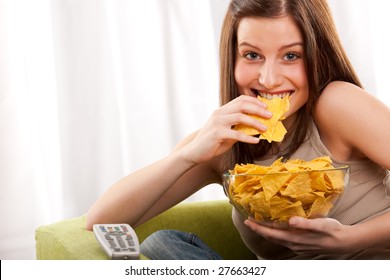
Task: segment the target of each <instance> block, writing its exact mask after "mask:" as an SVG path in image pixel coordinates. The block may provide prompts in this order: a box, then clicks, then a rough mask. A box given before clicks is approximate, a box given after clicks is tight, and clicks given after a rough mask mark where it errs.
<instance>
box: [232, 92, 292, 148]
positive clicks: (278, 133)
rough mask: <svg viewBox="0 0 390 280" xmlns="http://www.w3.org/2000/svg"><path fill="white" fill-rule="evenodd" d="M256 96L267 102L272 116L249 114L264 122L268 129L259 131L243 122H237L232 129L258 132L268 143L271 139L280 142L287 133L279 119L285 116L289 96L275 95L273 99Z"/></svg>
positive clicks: (248, 133)
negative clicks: (266, 117)
mask: <svg viewBox="0 0 390 280" xmlns="http://www.w3.org/2000/svg"><path fill="white" fill-rule="evenodd" d="M257 98H258V99H260V100H261V102H263V103H265V104H267V110H268V111H270V112H272V118H270V119H264V118H261V117H259V116H254V115H250V116H251V117H252V118H254V119H256V120H258V121H260V122H261V123H263V124H265V125H266V126H267V127H268V129H267V130H266V131H265V132H263V133H260V132H259V131H258V130H257V129H255V128H253V127H249V126H247V125H243V124H238V125H236V126H234V129H235V130H237V131H241V132H243V133H245V134H247V135H258V134H260V139H265V140H267V141H268V142H269V143H271V142H272V141H275V142H281V141H282V140H283V138H284V135H285V134H286V133H287V130H286V128H285V127H284V125H283V123H282V122H281V121H282V120H283V119H284V118H285V117H284V114H285V113H286V112H287V111H288V110H289V108H290V102H289V98H290V96H288V95H287V96H285V97H283V98H279V97H277V98H273V99H267V98H262V97H260V96H258V97H257Z"/></svg>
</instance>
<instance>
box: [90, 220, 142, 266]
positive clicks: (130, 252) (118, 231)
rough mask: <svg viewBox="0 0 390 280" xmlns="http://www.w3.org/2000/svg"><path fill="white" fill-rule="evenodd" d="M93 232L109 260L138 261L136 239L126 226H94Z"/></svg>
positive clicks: (131, 230) (130, 229) (133, 232)
mask: <svg viewBox="0 0 390 280" xmlns="http://www.w3.org/2000/svg"><path fill="white" fill-rule="evenodd" d="M93 232H94V233H95V237H96V239H97V240H98V241H99V243H100V246H101V247H102V248H103V250H104V252H105V253H106V254H107V256H108V257H109V258H110V259H112V260H137V259H139V241H138V237H137V234H136V233H135V231H134V230H133V228H132V227H131V226H129V225H128V224H95V225H93Z"/></svg>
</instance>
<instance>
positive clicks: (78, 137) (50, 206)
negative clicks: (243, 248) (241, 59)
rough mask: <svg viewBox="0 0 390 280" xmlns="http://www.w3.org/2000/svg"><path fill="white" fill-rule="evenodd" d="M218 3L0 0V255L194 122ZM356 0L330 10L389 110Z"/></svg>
mask: <svg viewBox="0 0 390 280" xmlns="http://www.w3.org/2000/svg"><path fill="white" fill-rule="evenodd" d="M228 2H229V1H228V0H186V1H183V0H148V1H129V0H116V1H111V0H83V1H78V0H34V1H29V0H0V131H1V133H2V137H1V138H0V139H1V140H0V151H1V158H0V166H1V169H0V180H1V185H0V211H1V212H2V213H5V215H4V218H3V220H2V229H3V230H2V232H1V233H0V259H33V258H34V257H35V255H34V254H35V251H34V244H35V243H34V230H35V228H36V227H37V226H39V225H41V224H47V223H52V222H55V221H57V220H60V219H63V218H68V217H73V216H78V215H81V214H84V213H85V212H86V211H87V209H88V208H89V207H90V206H91V204H92V203H93V202H94V201H95V200H96V199H97V197H98V196H100V195H101V193H102V192H103V191H105V190H106V189H107V188H108V187H109V186H110V185H111V184H112V183H114V182H115V181H116V180H118V179H119V178H121V177H122V176H124V175H125V174H128V173H129V172H131V171H133V170H135V169H137V168H140V167H142V166H144V165H147V164H149V163H151V162H153V161H155V160H157V159H159V158H161V157H163V156H165V155H166V154H168V153H169V151H170V150H171V149H172V147H173V146H174V145H175V144H176V143H177V142H178V141H179V140H180V139H182V138H183V137H184V136H185V135H186V134H188V133H190V132H191V131H194V130H196V129H198V128H199V127H200V126H202V125H203V123H204V122H205V121H206V120H207V119H208V117H209V115H210V114H211V113H212V111H213V110H214V109H215V108H217V106H218V100H219V97H218V87H219V86H218V83H219V80H218V76H219V73H218V43H219V33H220V27H221V24H222V20H223V16H224V14H225V11H226V8H227V5H228ZM365 2H366V1H356V0H354V1H330V4H331V7H332V10H333V11H334V14H335V17H336V23H337V24H338V29H339V31H340V34H341V37H342V40H343V42H344V43H345V44H346V49H347V52H348V54H349V55H350V56H351V60H352V62H353V64H354V65H355V67H356V68H357V70H358V73H359V74H360V75H361V76H362V81H363V83H364V85H365V87H366V88H367V89H368V90H369V91H370V92H371V93H373V94H377V95H378V97H380V98H383V99H385V98H387V101H386V102H388V103H387V104H389V99H388V97H387V94H384V93H386V92H387V91H388V88H386V86H387V85H384V82H385V80H384V78H385V77H384V75H379V74H378V75H377V73H380V72H383V73H384V72H385V71H384V70H383V69H384V68H382V69H381V68H380V67H381V65H385V66H387V65H388V64H386V63H387V61H386V59H388V58H387V57H383V56H386V55H385V53H384V52H383V39H385V38H386V36H387V38H388V35H384V33H383V31H382V33H380V31H379V30H380V29H379V27H378V24H384V26H386V23H382V22H381V23H378V22H377V21H378V20H377V18H376V16H375V15H376V13H379V10H380V8H378V7H377V5H379V4H380V3H379V2H380V1H377V0H375V1H373V2H376V6H374V4H372V5H373V6H370V11H371V14H370V13H367V12H366V9H367V4H366V3H365ZM370 3H371V2H370ZM382 9H383V8H382ZM362 17H363V18H364V20H362ZM386 20H388V19H386ZM387 26H388V24H387ZM373 30H375V31H376V32H375V34H373V33H372V32H373ZM382 30H383V29H382ZM378 45H379V47H378ZM387 45H388V40H387ZM378 50H379V51H381V52H382V53H379V52H378ZM382 67H383V66H382ZM222 197H223V191H222V189H221V188H218V187H215V186H211V187H210V188H206V189H205V190H202V191H201V192H199V193H198V194H196V195H195V196H193V197H191V198H190V200H205V199H220V198H222ZM4 229H12V231H4ZM15 232H16V233H17V234H15Z"/></svg>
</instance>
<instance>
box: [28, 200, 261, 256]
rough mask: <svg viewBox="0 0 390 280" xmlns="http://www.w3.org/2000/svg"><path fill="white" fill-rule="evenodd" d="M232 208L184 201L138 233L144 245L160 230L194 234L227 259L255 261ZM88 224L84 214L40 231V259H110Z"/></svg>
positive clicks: (220, 202) (37, 234)
mask: <svg viewBox="0 0 390 280" xmlns="http://www.w3.org/2000/svg"><path fill="white" fill-rule="evenodd" d="M231 207H232V206H231V205H230V204H229V202H228V201H227V200H217V201H207V202H183V203H180V204H178V205H177V206H175V207H173V208H171V209H169V210H168V211H166V212H164V213H162V214H160V215H159V216H157V217H155V218H153V219H151V220H150V221H148V222H147V223H145V224H143V225H141V226H139V227H137V228H136V229H135V231H136V232H137V235H138V238H139V240H140V242H142V241H143V240H144V239H145V238H146V237H147V236H149V235H150V234H151V233H153V232H155V231H157V230H160V229H177V230H182V231H187V232H193V233H195V234H197V235H198V236H199V237H200V238H202V239H203V240H204V241H205V242H206V243H207V244H208V245H209V246H210V247H211V248H213V249H214V250H215V251H217V252H218V253H219V254H220V255H221V256H222V257H223V258H224V259H227V260H229V259H230V260H234V259H235V260H240V259H241V260H244V259H255V255H254V254H253V253H252V252H251V251H249V250H248V249H247V247H246V246H245V245H244V243H243V242H242V240H241V238H240V235H239V234H238V232H237V230H236V228H235V227H234V225H233V223H232V220H231V210H232V208H231ZM85 222H86V216H85V215H83V216H80V217H76V218H71V219H66V220H63V221H60V222H57V223H54V224H50V225H44V226H40V227H39V228H37V230H36V232H35V240H36V257H37V259H42V260H43V259H45V260H53V259H57V260H105V259H107V257H106V255H105V254H104V252H103V250H102V249H101V248H100V245H99V243H98V242H97V240H96V239H95V236H94V234H93V232H91V231H87V230H86V229H85ZM141 258H142V256H141Z"/></svg>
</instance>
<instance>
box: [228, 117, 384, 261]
mask: <svg viewBox="0 0 390 280" xmlns="http://www.w3.org/2000/svg"><path fill="white" fill-rule="evenodd" d="M310 132H311V133H310ZM310 132H309V135H310V136H309V138H308V140H307V141H306V142H305V143H304V144H303V145H301V147H300V148H299V149H298V150H297V151H296V152H295V153H294V154H293V155H292V157H291V158H299V159H303V160H311V159H314V158H317V157H320V156H324V155H327V156H329V157H330V158H331V159H332V161H333V165H334V166H336V167H338V166H343V165H348V166H349V167H350V169H349V176H350V177H349V182H348V185H347V186H346V187H345V191H344V194H343V195H342V196H341V198H340V199H339V200H338V201H337V202H336V204H335V206H334V208H333V209H332V211H331V212H330V213H329V217H331V218H334V219H337V220H338V221H340V222H341V223H342V224H345V225H353V224H356V223H361V222H363V221H365V220H368V219H371V218H373V217H375V216H378V215H381V214H383V213H385V212H390V176H389V171H387V170H386V169H383V168H382V167H380V166H378V165H377V164H376V163H374V162H372V161H371V160H360V161H350V162H341V161H337V160H335V159H334V158H333V156H332V155H331V154H330V152H329V151H328V149H327V148H326V147H325V146H324V144H323V143H322V142H321V139H320V135H319V133H318V129H317V127H316V125H315V124H314V122H312V125H311V129H310ZM276 159H277V158H276V157H274V158H270V159H268V160H265V161H257V162H256V164H260V165H269V164H271V163H272V162H273V161H274V160H276ZM232 218H233V223H234V225H235V226H236V228H237V229H238V231H239V232H240V234H241V237H242V239H243V241H244V242H245V244H246V245H247V247H248V248H249V249H250V250H252V251H253V252H254V253H255V254H256V255H257V256H258V258H260V259H390V245H387V246H384V247H383V248H377V249H372V250H364V251H361V252H355V253H351V254H348V255H340V254H338V255H330V254H326V255H325V254H323V255H317V254H316V255H313V254H304V255H296V254H295V253H294V252H292V251H291V250H289V249H288V248H286V247H283V246H280V245H277V244H275V243H272V242H270V241H268V240H266V239H264V238H262V237H261V236H259V235H257V234H256V233H254V232H253V231H252V230H250V229H249V228H248V227H247V226H245V225H244V221H245V218H244V217H242V216H241V214H239V213H238V212H237V211H236V210H234V209H233V213H232Z"/></svg>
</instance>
